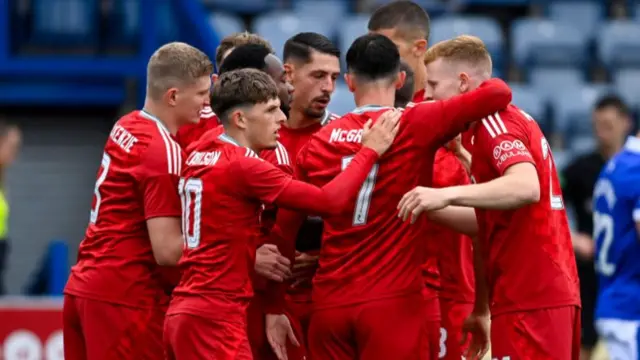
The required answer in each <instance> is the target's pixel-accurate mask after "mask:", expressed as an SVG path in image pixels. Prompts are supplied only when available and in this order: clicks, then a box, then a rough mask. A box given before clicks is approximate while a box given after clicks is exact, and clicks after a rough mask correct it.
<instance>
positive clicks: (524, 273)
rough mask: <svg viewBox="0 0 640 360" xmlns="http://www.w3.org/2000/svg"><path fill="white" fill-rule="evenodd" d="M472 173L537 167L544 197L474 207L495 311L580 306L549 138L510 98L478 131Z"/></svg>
mask: <svg viewBox="0 0 640 360" xmlns="http://www.w3.org/2000/svg"><path fill="white" fill-rule="evenodd" d="M473 139H474V141H473V142H474V144H473V151H472V156H473V162H472V164H471V173H472V175H473V179H474V180H475V181H476V182H478V183H483V182H487V181H491V180H493V179H496V178H498V177H500V176H502V174H503V173H504V172H505V171H506V170H507V169H508V168H509V167H510V166H511V165H514V164H517V163H521V162H528V163H531V164H533V165H534V166H535V167H536V170H537V172H538V177H539V181H540V201H539V202H538V203H535V204H531V205H527V206H524V207H521V208H519V209H515V210H508V211H507V210H481V209H477V210H476V215H477V218H478V226H479V240H480V244H481V246H482V252H483V253H484V258H485V262H486V273H487V278H488V284H489V290H490V294H491V299H490V304H491V314H492V315H498V314H500V313H504V312H509V311H526V310H532V309H540V308H548V307H555V306H567V305H580V292H579V286H578V276H577V272H576V262H575V256H574V253H573V245H572V243H571V235H570V232H569V225H568V223H567V214H566V211H565V209H564V204H563V199H562V192H561V190H560V183H559V181H558V175H557V170H556V167H555V164H554V162H553V156H552V155H551V148H550V146H549V143H548V142H547V140H546V139H545V138H544V135H543V134H542V131H541V130H540V128H539V127H538V124H537V123H536V122H535V120H533V118H532V117H531V116H529V115H528V114H526V113H525V112H523V111H522V110H520V109H518V108H517V107H515V106H513V105H510V106H509V107H508V108H507V109H506V110H503V111H500V112H498V113H496V114H493V115H491V116H488V117H486V118H484V119H483V120H482V121H481V122H478V123H477V124H476V126H475V131H474V135H473Z"/></svg>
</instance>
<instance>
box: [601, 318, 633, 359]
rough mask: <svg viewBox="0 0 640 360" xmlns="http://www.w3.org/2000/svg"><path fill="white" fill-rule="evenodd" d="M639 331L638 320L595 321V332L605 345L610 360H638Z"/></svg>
mask: <svg viewBox="0 0 640 360" xmlns="http://www.w3.org/2000/svg"><path fill="white" fill-rule="evenodd" d="M639 329H640V321H638V320H620V319H599V320H596V330H597V331H598V334H599V335H600V337H601V338H602V340H603V341H604V343H605V346H606V348H607V352H608V353H609V358H610V359H615V360H640V354H639V353H638V352H639V351H640V344H639V343H640V333H639Z"/></svg>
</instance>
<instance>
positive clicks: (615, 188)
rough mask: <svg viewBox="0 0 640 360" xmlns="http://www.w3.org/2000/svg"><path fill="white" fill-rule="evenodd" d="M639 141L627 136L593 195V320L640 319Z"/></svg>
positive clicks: (606, 168) (606, 167)
mask: <svg viewBox="0 0 640 360" xmlns="http://www.w3.org/2000/svg"><path fill="white" fill-rule="evenodd" d="M638 184H640V139H638V138H632V137H630V138H629V139H628V140H627V143H626V144H625V148H624V149H623V150H622V151H621V152H620V153H618V154H617V155H616V156H615V157H613V158H612V159H611V160H610V161H609V162H608V164H607V165H606V166H605V168H604V169H603V170H602V172H601V174H600V178H599V179H598V181H597V183H596V187H595V190H594V194H593V201H594V203H593V206H594V212H593V220H594V221H593V223H594V233H593V238H594V240H595V242H596V256H595V259H596V261H595V263H596V271H597V273H598V285H599V294H598V302H597V308H596V316H597V318H613V319H624V320H640V302H639V301H638V299H639V298H640V261H638V259H640V241H639V240H638V231H637V230H636V229H637V228H636V223H637V222H638V221H640V186H638Z"/></svg>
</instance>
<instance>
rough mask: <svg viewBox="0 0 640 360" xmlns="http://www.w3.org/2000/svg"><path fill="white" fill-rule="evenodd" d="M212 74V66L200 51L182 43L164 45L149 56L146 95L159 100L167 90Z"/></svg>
mask: <svg viewBox="0 0 640 360" xmlns="http://www.w3.org/2000/svg"><path fill="white" fill-rule="evenodd" d="M212 72H213V64H212V63H211V60H210V59H209V57H208V56H207V55H206V54H205V53H203V52H202V51H200V50H198V49H196V48H195V47H193V46H191V45H189V44H185V43H182V42H172V43H168V44H165V45H163V46H161V47H160V48H159V49H158V50H156V51H155V52H154V53H153V55H151V58H150V59H149V63H148V64H147V94H148V95H149V96H150V97H151V98H153V99H159V98H160V97H162V94H164V92H165V91H167V90H168V89H170V88H172V87H175V86H179V85H184V84H192V83H194V82H195V81H196V80H197V79H198V78H200V77H202V76H209V75H211V73H212Z"/></svg>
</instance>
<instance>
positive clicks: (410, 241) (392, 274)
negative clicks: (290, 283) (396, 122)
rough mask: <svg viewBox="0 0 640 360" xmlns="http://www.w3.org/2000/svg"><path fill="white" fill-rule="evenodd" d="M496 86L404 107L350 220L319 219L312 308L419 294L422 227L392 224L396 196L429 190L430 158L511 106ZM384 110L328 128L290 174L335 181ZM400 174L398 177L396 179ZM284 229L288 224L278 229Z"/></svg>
mask: <svg viewBox="0 0 640 360" xmlns="http://www.w3.org/2000/svg"><path fill="white" fill-rule="evenodd" d="M510 98H511V96H510V92H509V90H508V88H507V86H506V84H504V82H502V81H501V80H497V79H495V80H491V81H489V82H487V83H486V84H484V85H483V86H481V87H480V88H479V89H478V90H476V91H473V92H470V93H467V94H464V95H462V96H459V97H455V98H452V99H450V100H447V101H439V102H424V103H420V104H413V103H410V104H409V105H408V106H407V109H406V110H405V111H404V113H403V115H402V118H401V120H400V121H401V125H400V131H399V133H398V135H397V136H396V139H395V141H394V144H393V145H392V146H391V148H390V149H389V150H388V151H387V152H386V153H385V154H384V155H383V156H382V157H381V158H380V160H379V162H378V164H377V165H376V166H374V167H373V169H372V170H371V172H370V173H369V176H368V178H367V180H366V181H365V182H364V183H363V184H362V186H361V189H360V192H359V194H358V199H357V202H356V204H355V206H354V209H353V212H352V213H350V214H345V215H342V216H334V217H330V218H325V219H324V220H325V228H324V237H323V240H322V249H321V253H320V264H319V268H318V271H317V273H316V276H315V277H314V280H313V301H314V305H315V306H317V307H325V306H335V305H343V304H348V303H355V302H359V301H368V300H373V299H378V298H382V297H389V296H399V295H403V294H409V293H412V292H420V291H421V290H422V288H423V280H422V276H421V273H420V266H421V265H422V264H423V263H424V256H422V255H423V254H424V240H425V239H424V230H425V228H424V226H422V225H423V224H422V223H421V224H419V225H410V224H409V223H408V222H403V221H401V220H400V219H399V218H398V217H397V210H396V207H397V204H398V202H399V201H400V199H401V198H402V196H403V195H404V194H405V193H406V192H407V191H409V190H411V189H413V188H414V187H415V186H418V185H426V186H428V185H431V175H432V170H433V161H434V157H435V153H436V151H437V150H438V149H439V148H440V147H441V146H443V145H444V143H446V141H448V140H450V139H451V138H453V137H454V136H455V135H457V134H459V133H460V132H462V131H463V130H464V128H465V127H466V126H467V125H468V124H470V123H471V122H473V121H475V120H476V119H480V118H482V117H483V116H486V115H487V114H490V113H491V109H501V108H503V107H505V106H506V105H507V104H508V102H509V101H510ZM388 109H389V108H385V107H377V106H367V107H362V108H359V109H356V110H355V111H353V112H351V113H349V114H347V115H344V116H343V117H341V118H340V119H338V120H335V121H332V122H331V123H330V124H328V125H327V126H325V127H324V128H323V129H322V130H320V131H319V132H318V133H317V134H315V135H314V136H313V137H312V138H311V140H310V141H309V143H308V144H307V145H306V146H305V147H304V148H303V150H302V151H301V152H300V154H299V155H298V160H297V163H296V174H298V175H299V176H300V177H301V179H304V180H306V181H308V182H310V183H312V184H315V185H318V186H319V185H322V184H325V183H327V182H328V181H330V180H331V179H333V178H335V177H336V176H337V174H339V173H340V172H341V171H342V169H343V168H344V167H345V166H346V165H347V164H348V163H349V161H350V159H351V157H352V156H353V154H354V153H355V152H356V151H357V150H358V149H359V148H360V146H361V145H360V141H361V136H362V127H363V125H364V123H365V122H366V121H367V120H368V119H370V118H372V119H377V118H378V117H379V116H380V115H381V114H382V113H384V112H385V111H386V110H388ZM399 174H402V176H398V175H399ZM277 226H278V228H279V229H286V228H287V224H280V222H278V225H277Z"/></svg>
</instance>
